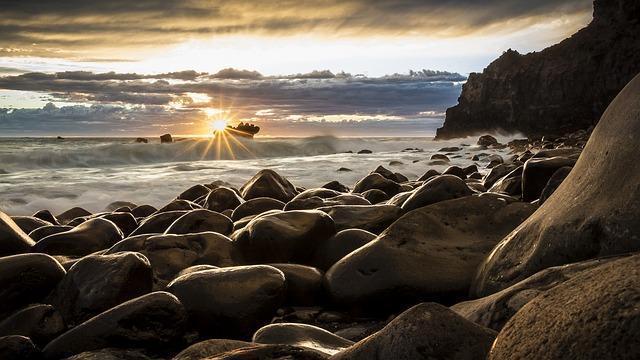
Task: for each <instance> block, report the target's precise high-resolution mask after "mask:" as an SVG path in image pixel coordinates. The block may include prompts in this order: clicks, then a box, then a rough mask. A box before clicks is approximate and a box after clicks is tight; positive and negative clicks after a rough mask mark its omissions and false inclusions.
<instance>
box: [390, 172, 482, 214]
mask: <svg viewBox="0 0 640 360" xmlns="http://www.w3.org/2000/svg"><path fill="white" fill-rule="evenodd" d="M471 194H473V191H471V189H470V188H469V187H468V186H467V184H466V183H465V182H464V180H462V179H460V178H459V177H457V176H453V175H439V176H436V177H433V178H431V179H430V180H428V181H427V182H426V183H425V184H424V185H422V186H420V187H419V188H417V189H416V190H414V191H413V193H412V194H411V195H409V197H408V198H407V200H405V201H404V203H403V204H402V210H404V211H411V210H415V209H417V208H420V207H423V206H427V205H431V204H435V203H437V202H440V201H445V200H451V199H457V198H460V197H464V196H469V195H471Z"/></svg>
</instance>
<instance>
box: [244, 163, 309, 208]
mask: <svg viewBox="0 0 640 360" xmlns="http://www.w3.org/2000/svg"><path fill="white" fill-rule="evenodd" d="M240 194H241V195H242V198H243V199H245V200H250V199H255V198H259V197H268V198H272V199H276V200H280V201H282V202H285V203H286V202H287V201H289V200H291V199H293V197H294V196H296V195H297V194H298V191H297V190H296V188H295V186H293V184H291V183H290V182H289V180H287V179H286V178H284V177H282V176H280V174H278V173H277V172H275V171H273V170H270V169H264V170H260V171H259V172H258V173H257V174H255V175H254V176H253V177H252V178H251V179H250V180H249V181H247V182H246V183H245V184H244V185H242V187H241V188H240Z"/></svg>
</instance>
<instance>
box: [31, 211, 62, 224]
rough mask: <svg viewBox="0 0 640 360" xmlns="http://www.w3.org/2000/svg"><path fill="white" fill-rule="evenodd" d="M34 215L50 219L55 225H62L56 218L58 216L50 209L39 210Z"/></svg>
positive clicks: (45, 219) (46, 219) (42, 218)
mask: <svg viewBox="0 0 640 360" xmlns="http://www.w3.org/2000/svg"><path fill="white" fill-rule="evenodd" d="M33 217H35V218H38V219H41V220H44V221H48V222H50V223H51V224H53V225H60V222H58V219H56V217H55V216H54V215H53V214H52V213H51V211H49V210H39V211H37V212H36V213H35V214H33Z"/></svg>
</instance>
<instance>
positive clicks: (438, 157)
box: [430, 154, 451, 162]
mask: <svg viewBox="0 0 640 360" xmlns="http://www.w3.org/2000/svg"><path fill="white" fill-rule="evenodd" d="M430 160H442V161H446V162H449V161H451V160H450V159H449V157H448V156H447V155H444V154H433V155H431V159H430Z"/></svg>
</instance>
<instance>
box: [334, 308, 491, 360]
mask: <svg viewBox="0 0 640 360" xmlns="http://www.w3.org/2000/svg"><path fill="white" fill-rule="evenodd" d="M426 334H428V336H425V335H426ZM495 337H496V332H495V331H493V330H490V329H486V328H483V327H481V326H479V325H476V324H474V323H472V322H471V321H468V320H466V319H465V318H463V317H461V316H460V315H458V314H456V313H455V312H453V311H451V310H449V309H447V308H446V307H444V306H442V305H440V304H436V303H422V304H419V305H416V306H414V307H412V308H410V309H409V310H407V311H405V312H403V313H402V314H400V315H399V316H398V317H397V318H395V319H394V320H392V321H391V322H390V323H389V324H388V325H387V326H385V327H384V328H383V329H382V330H380V331H379V332H377V333H376V334H374V335H372V336H369V337H368V338H366V339H364V340H362V341H360V342H358V343H356V344H355V345H353V346H351V347H350V348H348V349H346V350H344V351H342V352H340V353H338V354H337V355H335V356H333V357H332V358H331V359H334V360H346V359H349V360H359V359H363V360H365V359H366V360H369V359H385V360H386V359H389V360H390V359H394V360H412V359H460V360H462V359H474V360H475V359H478V360H483V359H485V358H486V356H487V354H488V353H489V349H490V348H491V344H492V343H493V340H494V339H495Z"/></svg>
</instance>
